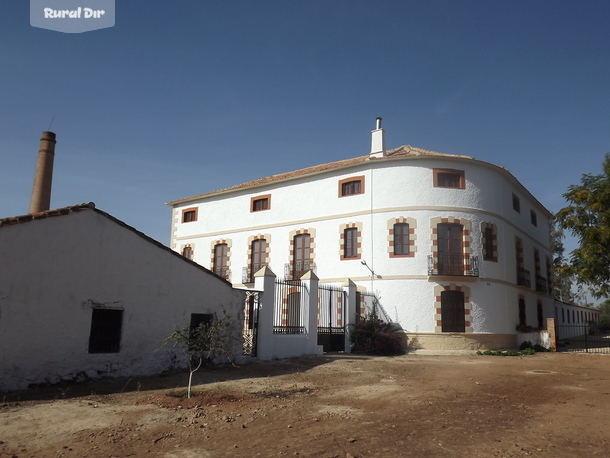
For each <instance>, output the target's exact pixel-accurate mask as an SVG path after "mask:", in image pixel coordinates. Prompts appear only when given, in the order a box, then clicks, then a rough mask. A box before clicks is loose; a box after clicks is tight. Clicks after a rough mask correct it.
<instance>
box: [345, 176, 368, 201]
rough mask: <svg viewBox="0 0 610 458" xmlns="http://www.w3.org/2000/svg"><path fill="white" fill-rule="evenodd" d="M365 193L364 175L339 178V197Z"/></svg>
mask: <svg viewBox="0 0 610 458" xmlns="http://www.w3.org/2000/svg"><path fill="white" fill-rule="evenodd" d="M363 193H364V176H359V177H351V178H346V179H344V180H339V197H345V196H353V195H356V194H363Z"/></svg>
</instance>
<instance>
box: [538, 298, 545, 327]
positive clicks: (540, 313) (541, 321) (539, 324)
mask: <svg viewBox="0 0 610 458" xmlns="http://www.w3.org/2000/svg"><path fill="white" fill-rule="evenodd" d="M536 308H537V310H536V311H537V312H538V313H537V314H538V329H542V328H544V318H543V314H542V302H540V301H538V305H537V307H536Z"/></svg>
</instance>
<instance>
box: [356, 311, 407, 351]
mask: <svg viewBox="0 0 610 458" xmlns="http://www.w3.org/2000/svg"><path fill="white" fill-rule="evenodd" d="M350 337H351V341H352V352H353V353H364V354H369V355H399V354H402V353H404V348H403V342H402V335H401V334H400V333H399V332H398V331H397V330H396V328H395V327H394V326H392V324H390V323H386V322H384V321H383V320H382V319H381V318H379V316H378V314H377V305H376V304H373V310H372V311H371V313H370V314H369V316H367V317H365V318H364V319H363V320H362V321H360V322H359V323H356V324H355V325H353V327H352V332H351V335H350Z"/></svg>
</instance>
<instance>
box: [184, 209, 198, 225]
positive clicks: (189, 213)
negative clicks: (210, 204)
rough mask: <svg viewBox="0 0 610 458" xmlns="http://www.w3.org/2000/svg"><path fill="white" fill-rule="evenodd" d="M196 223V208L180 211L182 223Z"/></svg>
mask: <svg viewBox="0 0 610 458" xmlns="http://www.w3.org/2000/svg"><path fill="white" fill-rule="evenodd" d="M193 221H197V208H196V207H195V208H185V209H184V210H182V222H183V223H190V222H193Z"/></svg>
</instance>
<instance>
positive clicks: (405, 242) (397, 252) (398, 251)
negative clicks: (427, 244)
mask: <svg viewBox="0 0 610 458" xmlns="http://www.w3.org/2000/svg"><path fill="white" fill-rule="evenodd" d="M409 246H410V243H409V225H408V224H407V223H396V224H394V256H406V255H408V254H409Z"/></svg>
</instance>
